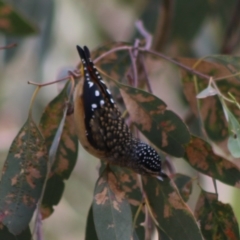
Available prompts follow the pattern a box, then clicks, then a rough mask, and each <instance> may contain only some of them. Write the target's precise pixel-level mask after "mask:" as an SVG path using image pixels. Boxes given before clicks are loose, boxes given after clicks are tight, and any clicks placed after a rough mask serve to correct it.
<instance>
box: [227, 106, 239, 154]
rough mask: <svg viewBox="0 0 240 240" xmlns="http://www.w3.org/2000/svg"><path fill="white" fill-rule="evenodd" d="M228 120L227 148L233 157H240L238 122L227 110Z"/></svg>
mask: <svg viewBox="0 0 240 240" xmlns="http://www.w3.org/2000/svg"><path fill="white" fill-rule="evenodd" d="M227 115H228V121H229V125H228V126H229V132H230V136H229V138H228V149H229V151H230V153H231V154H232V155H233V157H235V158H239V157H240V124H239V122H238V120H237V119H236V118H235V116H234V115H233V114H232V113H231V112H230V111H229V110H227Z"/></svg>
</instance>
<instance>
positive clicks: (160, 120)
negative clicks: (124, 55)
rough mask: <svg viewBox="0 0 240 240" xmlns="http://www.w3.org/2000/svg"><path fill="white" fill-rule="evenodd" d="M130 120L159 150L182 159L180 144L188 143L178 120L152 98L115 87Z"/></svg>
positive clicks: (141, 92)
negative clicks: (119, 93) (121, 97)
mask: <svg viewBox="0 0 240 240" xmlns="http://www.w3.org/2000/svg"><path fill="white" fill-rule="evenodd" d="M117 85H118V86H119V88H120V91H121V94H122V96H123V99H124V102H125V105H126V108H127V110H128V112H129V114H130V116H131V120H132V121H133V122H134V123H135V125H136V126H137V127H138V128H139V129H140V130H141V132H143V134H144V135H145V136H146V137H147V138H148V139H149V140H150V141H151V142H153V143H154V144H155V145H156V146H157V147H159V148H160V149H161V150H163V151H165V152H167V153H169V154H171V155H172V156H175V157H181V156H183V155H184V148H183V144H184V143H187V142H188V141H189V139H190V134H189V131H188V129H187V127H186V125H185V124H184V123H183V122H182V120H181V119H180V118H179V117H178V116H177V115H176V114H175V113H174V112H172V111H170V110H167V109H166V108H167V105H166V104H165V103H164V102H163V101H162V100H161V99H159V98H157V97H155V96H154V95H152V94H150V93H147V92H144V91H143V90H140V89H135V88H132V87H128V86H124V85H122V84H119V83H117Z"/></svg>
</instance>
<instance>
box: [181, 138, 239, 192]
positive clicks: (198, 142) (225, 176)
mask: <svg viewBox="0 0 240 240" xmlns="http://www.w3.org/2000/svg"><path fill="white" fill-rule="evenodd" d="M184 159H185V160H186V161H187V162H188V163H189V164H190V165H191V166H192V167H193V168H195V169H196V170H197V171H199V172H201V173H204V174H206V175H208V176H210V177H213V178H215V179H218V180H219V181H221V182H223V183H226V184H229V185H231V186H235V187H238V188H239V187H240V169H239V168H238V167H237V166H236V165H235V164H233V163H232V162H230V161H228V160H227V159H224V158H222V157H220V156H218V155H216V154H215V153H214V152H213V150H212V147H211V145H210V144H208V143H207V142H205V141H204V140H202V139H201V138H198V137H195V136H192V139H191V141H190V143H189V144H187V145H186V154H185V156H184Z"/></svg>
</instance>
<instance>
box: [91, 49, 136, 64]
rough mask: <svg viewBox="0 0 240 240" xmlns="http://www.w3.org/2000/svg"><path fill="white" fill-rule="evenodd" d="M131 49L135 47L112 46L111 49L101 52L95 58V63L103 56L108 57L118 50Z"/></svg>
mask: <svg viewBox="0 0 240 240" xmlns="http://www.w3.org/2000/svg"><path fill="white" fill-rule="evenodd" d="M129 49H133V47H132V46H120V47H115V48H112V49H111V50H109V51H107V52H105V53H103V54H101V55H100V56H99V57H97V58H95V59H94V61H93V62H94V63H97V62H99V61H100V60H101V59H102V58H104V57H106V56H107V55H109V54H111V53H113V52H117V51H123V50H129Z"/></svg>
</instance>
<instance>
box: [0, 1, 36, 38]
mask: <svg viewBox="0 0 240 240" xmlns="http://www.w3.org/2000/svg"><path fill="white" fill-rule="evenodd" d="M0 32H2V33H4V34H6V35H14V36H22V35H29V34H33V33H36V32H37V31H36V28H35V27H33V26H32V24H31V23H30V22H28V21H26V19H24V17H23V16H21V15H20V14H19V13H18V12H17V11H16V10H14V8H13V7H12V6H11V5H9V4H6V3H4V2H2V1H0Z"/></svg>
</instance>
